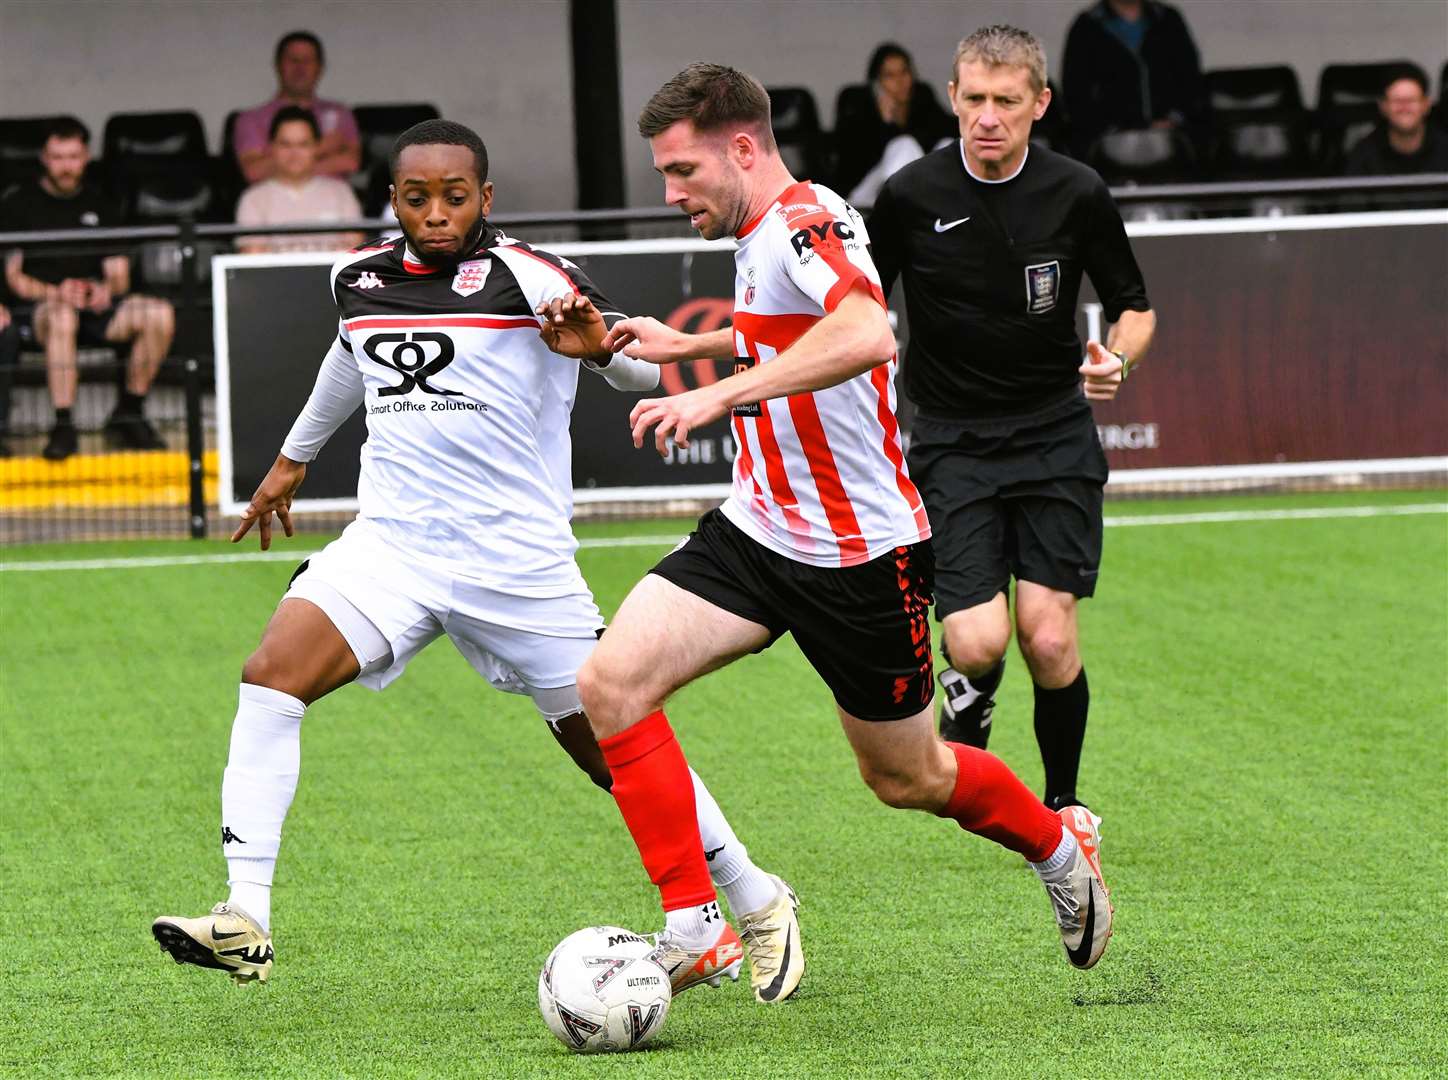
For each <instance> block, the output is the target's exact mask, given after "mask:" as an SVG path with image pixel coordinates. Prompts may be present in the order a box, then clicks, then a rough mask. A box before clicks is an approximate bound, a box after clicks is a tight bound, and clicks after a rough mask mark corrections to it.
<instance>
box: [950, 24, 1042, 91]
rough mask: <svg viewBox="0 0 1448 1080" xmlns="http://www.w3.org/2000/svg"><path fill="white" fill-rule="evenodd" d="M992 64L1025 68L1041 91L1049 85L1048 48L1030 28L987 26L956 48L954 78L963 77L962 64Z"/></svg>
mask: <svg viewBox="0 0 1448 1080" xmlns="http://www.w3.org/2000/svg"><path fill="white" fill-rule="evenodd" d="M962 60H964V61H966V62H968V63H982V64H988V65H989V66H991V67H996V66H999V65H1004V66H1006V67H1023V68H1025V69H1026V74H1027V76H1029V77H1030V80H1031V89H1032V90H1033V91H1035V92H1036V93H1037V94H1039V93H1040V92H1041V91H1042V90H1044V89H1045V88H1046V50H1045V47H1044V46H1043V45H1042V44H1041V39H1040V38H1038V37H1036V35H1035V34H1032V33H1030V32H1028V31H1026V30H1021V29H1018V28H1017V27H1014V26H1005V25H1003V24H1000V25H996V26H983V27H981V28H980V29H979V30H977V31H976V32H975V33H973V34H971V35H970V37H968V38H966V39H965V40H963V41H962V42H961V43H960V44H959V45H957V46H956V47H955V63H953V64H952V65H951V67H950V78H951V81H952V82H954V81H957V80H958V79H959V78H960V63H961V61H962Z"/></svg>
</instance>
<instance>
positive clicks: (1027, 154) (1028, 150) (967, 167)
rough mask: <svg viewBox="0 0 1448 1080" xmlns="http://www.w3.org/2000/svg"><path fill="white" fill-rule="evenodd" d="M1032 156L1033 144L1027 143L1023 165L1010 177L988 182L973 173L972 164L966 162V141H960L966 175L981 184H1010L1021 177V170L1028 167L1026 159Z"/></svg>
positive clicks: (1022, 158) (961, 160)
mask: <svg viewBox="0 0 1448 1080" xmlns="http://www.w3.org/2000/svg"><path fill="white" fill-rule="evenodd" d="M1030 156H1031V144H1030V143H1029V142H1028V143H1026V152H1025V153H1024V154H1022V155H1021V163H1020V164H1019V165H1017V166H1016V171H1015V172H1013V173H1011V174H1010V176H1002V177H1001V178H1000V179H999V180H987V179H986V178H985V177H983V176H976V175H975V173H973V172H971V171H970V162H968V161H966V160H965V140H964V139H961V140H960V163H961V164H962V165H964V166H965V174H966V175H967V176H969V177H970V178H971V179H972V180H978V181H980V183H982V184H1005V183H1009V182H1010V181H1012V180H1014V179H1015V178H1016V177H1018V176H1020V175H1021V170H1022V169H1024V168H1025V167H1026V159H1027V158H1028V157H1030Z"/></svg>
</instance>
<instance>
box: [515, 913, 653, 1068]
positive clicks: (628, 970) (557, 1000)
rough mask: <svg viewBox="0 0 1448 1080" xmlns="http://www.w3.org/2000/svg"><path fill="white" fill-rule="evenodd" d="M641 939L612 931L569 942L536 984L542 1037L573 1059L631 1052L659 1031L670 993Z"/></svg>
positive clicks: (579, 935)
mask: <svg viewBox="0 0 1448 1080" xmlns="http://www.w3.org/2000/svg"><path fill="white" fill-rule="evenodd" d="M654 949H655V946H654V944H653V942H651V941H649V940H648V939H647V938H644V937H642V936H640V935H639V934H635V933H634V932H633V931H632V930H625V929H623V928H622V927H619V926H590V927H587V928H586V929H583V930H579V931H577V932H576V933H572V934H569V935H568V936H567V937H566V938H564V939H563V940H562V941H560V942H559V943H558V945H557V947H556V948H554V950H553V952H552V953H550V954H549V956H548V960H547V962H545V963H544V965H543V971H542V972H541V973H540V974H539V976H538V1009H539V1011H540V1012H542V1014H543V1019H544V1021H546V1022H547V1024H548V1030H550V1031H552V1032H553V1034H554V1035H556V1036H558V1039H559V1041H560V1042H562V1043H563V1045H564V1046H566V1047H568V1049H570V1050H572V1051H574V1052H575V1053H579V1054H606V1053H616V1052H619V1051H622V1050H636V1049H638V1048H639V1047H640V1046H643V1045H645V1044H646V1043H648V1042H649V1041H650V1040H652V1039H653V1038H654V1037H655V1036H657V1035H658V1033H659V1032H660V1031H662V1030H663V1029H664V1019H665V1017H667V1016H668V1015H669V1001H670V1000H671V999H672V997H673V991H672V989H671V988H670V985H669V975H668V972H666V971H665V970H664V969H663V968H662V967H660V966H659V964H658V962H657V961H656V960H655V959H654Z"/></svg>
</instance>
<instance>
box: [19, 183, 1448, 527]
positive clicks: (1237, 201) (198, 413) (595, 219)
mask: <svg viewBox="0 0 1448 1080" xmlns="http://www.w3.org/2000/svg"><path fill="white" fill-rule="evenodd" d="M1112 195H1113V196H1114V197H1115V198H1116V199H1117V201H1118V202H1119V203H1121V204H1122V206H1123V208H1124V211H1126V212H1127V213H1128V214H1129V212H1130V208H1131V207H1134V206H1143V205H1157V204H1172V203H1184V204H1188V203H1189V204H1191V205H1192V207H1193V208H1194V209H1196V210H1198V211H1199V212H1204V213H1205V214H1206V215H1207V216H1221V215H1220V214H1219V211H1220V209H1221V208H1223V207H1228V208H1230V207H1232V206H1240V207H1242V208H1244V209H1246V208H1249V207H1250V206H1251V205H1252V204H1253V203H1254V202H1258V201H1260V200H1272V199H1284V200H1286V199H1299V200H1305V208H1306V209H1308V210H1322V209H1327V210H1331V209H1341V208H1343V207H1344V205H1353V204H1351V203H1347V204H1345V203H1344V201H1343V200H1352V199H1358V200H1363V199H1371V198H1380V199H1381V198H1389V199H1403V198H1406V199H1409V200H1416V201H1417V204H1418V205H1424V204H1425V203H1426V204H1428V205H1438V206H1448V174H1429V175H1420V176H1407V177H1381V178H1352V179H1344V178H1338V179H1303V180H1278V181H1267V182H1243V183H1218V184H1195V183H1194V184H1170V185H1155V186H1143V187H1118V188H1113V189H1112ZM1399 205H1401V204H1399ZM1353 208H1362V203H1361V202H1359V203H1358V204H1356V205H1355V206H1353ZM1227 216H1231V215H1227ZM1236 216H1250V215H1249V214H1242V215H1236ZM492 221H493V222H494V223H495V224H497V225H499V226H501V227H503V228H506V229H509V230H517V231H520V232H524V233H526V232H528V231H530V230H548V229H568V230H576V233H575V235H577V236H580V237H582V238H588V239H592V238H604V237H620V236H628V235H629V233H630V231H631V230H635V229H637V228H638V227H640V226H643V227H646V228H649V229H654V230H656V229H659V228H661V227H670V228H671V230H672V229H676V230H677V232H678V234H679V235H692V233H691V232H690V230H689V229H688V225H687V219H686V218H685V217H684V215H682V214H681V213H679V212H678V211H677V210H674V209H672V208H669V207H662V206H661V207H647V208H622V209H614V210H569V211H554V212H542V213H518V214H500V215H497V216H496V217H494V218H493V219H492ZM396 228H397V225H396V222H394V221H390V220H385V219H358V220H354V221H343V222H336V221H329V222H325V223H307V224H297V225H265V226H243V225H232V224H213V223H200V222H196V221H193V220H189V219H187V220H181V221H178V222H175V223H171V224H162V225H141V226H127V227H117V228H94V229H81V230H66V231H44V230H37V231H32V232H0V252H3V251H8V250H11V249H15V248H23V249H31V248H39V249H45V250H49V251H57V250H62V249H66V248H69V249H71V250H77V249H78V250H84V251H87V252H97V251H110V252H115V251H119V250H126V249H134V248H136V247H138V246H139V247H142V248H145V247H150V246H152V245H165V246H167V247H170V248H172V249H174V250H173V254H174V257H175V263H176V265H175V269H176V273H175V274H174V276H172V277H170V278H169V279H168V280H167V282H166V283H165V284H166V285H167V286H169V287H168V288H166V289H164V290H162V291H165V292H166V293H167V295H168V298H169V299H170V300H172V302H174V304H175V306H176V309H177V310H176V313H177V320H178V323H180V322H182V321H189V322H190V323H191V324H192V326H193V328H196V327H200V326H203V325H204V326H205V327H208V328H209V325H210V319H209V318H208V317H207V314H206V311H205V308H206V307H207V306H208V305H209V304H210V292H209V289H207V288H204V276H205V275H207V274H209V272H210V266H209V262H206V261H205V260H206V259H207V258H209V255H210V254H211V253H212V252H213V251H217V250H218V249H221V248H222V245H228V246H229V243H230V242H231V241H234V240H235V239H237V238H239V237H245V236H256V235H266V236H287V235H302V234H307V233H317V232H326V233H337V232H354V231H355V232H363V233H366V234H368V235H377V234H378V233H380V232H389V231H395V230H396ZM560 238H562V237H560ZM151 284H152V283H151V282H147V285H146V287H147V290H148V291H154V290H152V289H151ZM208 339H209V335H207V337H206V338H204V339H198V343H197V347H196V348H195V349H194V350H174V349H173V357H172V359H171V361H170V362H169V363H168V365H167V366H168V370H169V371H170V372H171V376H170V377H171V378H172V379H173V380H174V379H176V378H177V376H178V375H179V381H180V383H181V388H182V391H183V393H184V401H185V425H184V426H185V440H186V456H187V467H188V476H187V484H186V488H187V491H188V501H189V507H188V512H187V519H188V522H189V529H188V531H189V533H190V535H191V536H193V537H203V536H205V534H206V528H207V498H206V485H205V480H206V476H205V454H206V445H205V440H206V432H205V430H204V424H203V404H204V397H205V393H206V390H207V388H208V386H209V385H210V383H211V381H212V378H213V376H212V353H211V350H210V349H209V348H207V347H205V344H204V340H208Z"/></svg>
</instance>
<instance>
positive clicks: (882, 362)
mask: <svg viewBox="0 0 1448 1080" xmlns="http://www.w3.org/2000/svg"><path fill="white" fill-rule="evenodd" d="M639 131H640V133H641V134H642V135H643V136H644V137H645V138H647V139H648V140H649V143H650V146H651V149H652V152H653V161H654V167H655V169H657V170H658V171H659V172H660V173H661V174H662V175H663V177H664V185H665V201H666V202H668V203H669V204H670V205H672V206H677V207H679V208H680V209H681V210H682V211H683V212H684V213H686V214H688V215H689V220H690V223H691V224H692V225H693V226H694V228H695V229H697V230H698V232H699V233H700V234H701V235H702V236H704V237H705V238H707V239H720V238H723V237H727V236H733V237H735V239H736V241H737V244H738V251H737V254H736V257H735V258H736V279H735V311H734V324H733V326H732V327H731V328H727V329H724V330H719V331H716V332H714V333H709V334H697V335H691V334H684V333H681V332H679V331H676V330H673V329H672V328H670V327H668V326H665V325H663V324H662V323H660V322H658V321H657V320H654V319H649V318H633V319H626V320H623V321H621V322H619V323H616V324H615V325H614V326H613V328H612V329H611V331H610V333H609V335H608V337H607V338H606V339H605V341H604V344H605V346H607V347H609V348H612V349H614V350H615V351H620V350H621V351H623V352H624V353H625V354H626V355H629V356H632V357H635V358H642V359H647V360H652V361H654V362H656V363H670V362H677V361H680V360H687V359H695V358H702V357H713V358H717V359H725V358H732V359H733V361H734V374H733V375H731V376H730V377H728V378H725V379H721V380H719V381H718V382H715V383H712V384H709V385H706V386H702V387H700V388H699V389H696V390H692V391H689V392H687V393H683V394H678V395H674V396H672V397H664V398H652V399H646V400H644V401H641V402H639V404H638V405H637V406H636V407H635V408H634V410H633V414H632V417H631V419H632V422H633V439H634V444H635V445H636V446H641V445H642V443H643V440H644V438H646V437H647V435H648V433H649V431H650V430H651V429H652V431H653V435H654V444H655V446H656V448H657V449H658V450H659V452H660V453H664V452H665V451H666V450H667V446H668V441H669V440H670V439H672V441H673V443H674V444H675V445H679V446H687V443H688V438H689V435H690V432H691V431H693V430H695V429H697V428H699V427H701V426H702V425H705V424H709V423H712V422H714V421H716V420H719V419H722V418H724V417H725V416H730V417H731V423H732V427H733V434H734V438H735V440H736V442H737V444H738V447H739V452H738V456H737V458H736V460H735V467H734V480H733V490H732V493H731V495H730V497H729V499H728V500H727V501H726V502H725V503H724V505H723V506H722V507H720V508H719V509H717V510H714V511H711V512H709V513H707V514H705V515H704V517H703V518H702V519H700V521H699V524H698V526H697V528H696V530H695V532H694V533H692V534H691V536H690V538H689V540H688V541H687V542H686V543H685V544H683V545H681V546H680V547H679V548H678V549H677V550H675V551H674V552H673V553H671V554H670V555H668V556H667V557H665V558H664V559H663V560H662V561H661V562H660V563H659V564H658V565H657V566H655V567H654V569H653V570H652V572H650V573H649V574H648V575H647V576H646V577H645V578H644V579H643V580H642V581H641V582H639V584H638V585H637V586H635V588H634V589H633V591H632V592H631V593H630V594H629V596H628V598H627V599H626V600H625V601H624V603H623V606H622V607H621V608H620V610H619V612H618V615H617V617H616V619H615V620H614V622H613V623H612V625H611V626H610V628H609V632H608V634H607V635H605V636H604V638H603V639H602V641H601V642H600V643H599V646H598V648H597V649H596V650H595V651H594V652H593V654H592V656H591V657H590V658H589V659H588V661H587V662H586V663H585V664H584V666H583V668H582V670H580V672H579V674H578V689H579V693H580V696H581V698H582V700H583V704H584V706H585V709H586V712H587V714H588V717H589V719H590V721H591V722H592V724H593V728H594V731H595V733H596V734H597V736H598V739H599V744H600V746H601V747H602V749H603V753H604V756H605V758H606V760H607V762H608V766H609V769H610V770H611V772H612V775H613V781H614V782H613V789H612V791H613V795H614V798H615V799H616V801H617V802H618V806H619V809H620V811H621V812H622V814H623V817H624V820H625V822H626V823H627V825H628V828H629V831H630V833H632V835H633V838H634V841H635V843H636V844H637V846H638V849H639V853H640V855H641V856H642V859H643V863H644V867H645V869H646V870H647V871H648V873H649V876H650V877H651V878H652V880H653V881H654V883H655V884H656V885H657V886H658V887H659V891H660V894H661V898H662V901H663V908H664V912H665V929H664V932H663V933H662V934H661V935H660V942H661V944H662V945H663V946H664V962H665V964H666V966H668V967H670V968H679V967H684V968H686V969H687V968H693V969H695V974H696V975H704V974H707V973H709V972H712V971H715V970H722V969H724V968H725V967H727V966H728V964H729V963H731V962H732V960H733V958H735V957H737V956H738V952H739V944H738V938H737V937H736V935H735V933H734V931H733V930H732V929H731V928H730V927H729V926H728V925H727V923H725V922H724V920H723V919H722V917H721V916H720V914H719V910H718V906H717V904H716V901H715V893H714V887H713V884H712V883H711V882H710V880H709V872H708V867H707V865H706V863H705V859H704V853H703V850H702V845H701V843H700V839H699V834H698V831H697V829H696V828H695V827H694V824H693V822H694V812H693V798H694V794H693V787H692V785H691V783H690V779H689V769H688V763H687V762H686V761H685V758H684V754H683V751H682V749H681V748H680V746H679V743H678V741H677V740H676V739H675V737H674V733H673V731H672V729H671V728H670V726H669V721H668V719H667V718H666V717H665V714H664V711H663V710H664V704H665V702H666V701H667V699H668V698H669V696H670V695H671V694H672V693H673V692H674V691H676V690H677V689H679V688H680V687H682V686H684V685H685V684H687V683H689V682H691V681H693V680H694V679H696V678H698V677H700V676H702V675H704V674H706V673H708V672H710V671H714V670H716V669H718V668H720V667H722V666H724V665H725V664H728V663H730V662H732V661H734V660H736V659H738V658H740V657H742V656H744V655H745V654H747V653H751V652H758V651H760V650H762V649H764V648H767V647H768V646H769V645H770V644H772V643H773V642H774V641H775V640H776V639H777V638H779V637H780V636H781V635H783V634H785V633H791V634H793V635H794V638H795V641H796V643H797V644H798V645H799V647H800V649H801V651H802V652H803V653H804V655H805V657H806V659H807V660H808V661H809V662H810V664H811V666H813V667H814V669H815V671H816V672H818V673H819V675H820V676H821V678H822V679H823V680H824V682H825V683H826V685H828V687H829V688H830V690H831V692H832V693H833V694H834V697H835V702H836V706H837V708H838V711H839V715H840V721H841V723H842V724H843V726H844V730H845V735H846V737H847V738H848V739H849V741H850V744H851V746H852V747H853V748H854V751H855V756H856V759H857V761H858V763H859V768H860V773H861V775H862V776H863V778H864V780H865V782H866V783H867V784H869V786H870V787H871V789H872V790H873V791H874V792H875V793H876V795H878V796H879V798H880V799H881V800H882V801H884V802H885V803H887V804H888V805H890V806H895V807H900V808H905V809H918V810H926V811H929V812H930V813H933V814H935V815H937V816H940V817H945V818H950V819H951V820H953V821H956V822H957V823H959V825H960V826H961V827H962V828H964V829H966V830H968V831H970V832H974V833H978V834H980V835H982V836H985V837H988V838H989V839H991V840H994V841H996V842H997V843H999V844H1002V845H1003V846H1005V847H1007V848H1010V849H1011V850H1013V851H1017V852H1020V853H1021V854H1022V855H1024V856H1025V857H1026V859H1028V860H1029V861H1030V864H1031V865H1032V867H1033V868H1034V869H1035V870H1036V872H1037V873H1038V874H1039V875H1040V878H1041V880H1042V882H1043V883H1044V884H1045V886H1046V891H1047V893H1048V894H1049V896H1050V899H1051V902H1052V906H1053V908H1054V910H1055V915H1056V920H1057V923H1058V925H1059V928H1060V931H1061V937H1062V941H1063V943H1064V945H1065V949H1066V953H1067V956H1068V958H1069V959H1070V961H1071V963H1073V964H1074V965H1076V966H1077V967H1083V968H1085V967H1090V966H1091V965H1093V964H1095V963H1096V961H1097V960H1098V959H1100V957H1101V954H1102V952H1103V951H1104V950H1105V948H1106V943H1107V939H1108V938H1109V937H1110V934H1111V914H1112V911H1111V905H1110V901H1109V899H1108V896H1107V892H1106V887H1105V883H1104V881H1103V879H1102V876H1101V867H1100V861H1099V858H1098V854H1097V845H1098V836H1097V832H1096V827H1095V824H1094V822H1093V821H1092V820H1091V818H1090V816H1089V815H1079V816H1077V815H1074V814H1071V813H1069V811H1066V812H1062V813H1061V814H1059V815H1058V814H1056V813H1053V812H1052V811H1051V810H1049V809H1047V807H1046V806H1045V804H1043V803H1042V802H1041V800H1040V799H1038V798H1037V797H1036V796H1035V795H1033V794H1032V793H1031V791H1030V790H1029V789H1028V788H1027V787H1026V786H1025V784H1023V783H1022V782H1021V781H1020V780H1019V779H1018V778H1017V777H1016V776H1015V774H1014V773H1012V772H1011V770H1010V769H1009V768H1007V767H1006V765H1005V764H1004V763H1002V762H1001V761H1000V759H999V758H997V757H995V756H994V755H992V754H990V753H988V752H986V751H984V750H978V749H975V748H974V747H969V746H963V745H960V744H957V743H947V742H942V741H941V739H940V738H939V737H938V736H937V735H936V733H935V729H934V725H933V723H932V717H931V708H930V703H931V699H932V697H933V691H934V687H933V679H932V669H933V660H932V657H931V650H930V624H929V616H928V607H929V603H930V594H931V590H932V583H933V576H934V566H933V561H932V557H931V550H930V539H929V537H930V526H929V523H928V521H927V519H926V515H925V511H924V508H923V506H922V504H921V499H920V495H919V493H918V492H917V491H916V490H915V486H914V485H913V484H912V483H911V481H910V478H909V474H908V472H907V470H906V467H905V462H904V455H903V453H902V448H901V441H900V432H899V427H898V425H897V423H896V419H895V409H894V405H895V396H894V384H893V376H894V373H895V366H896V362H895V359H894V351H895V343H894V336H893V333H892V331H891V329H890V326H889V323H888V320H887V317H886V307H885V298H884V296H883V295H882V293H881V291H880V279H879V276H878V274H877V273H876V271H875V267H874V265H873V263H872V262H871V259H870V254H869V237H868V236H867V234H866V231H865V227H864V223H863V221H862V220H861V218H860V215H859V214H858V213H856V212H855V210H854V209H853V208H852V207H850V206H848V205H847V204H846V203H845V202H844V200H842V199H841V198H840V197H839V196H838V195H836V194H835V193H834V192H832V191H829V190H828V189H826V188H824V187H821V186H820V185H818V184H812V183H809V182H799V181H796V180H795V179H794V177H792V176H791V175H790V173H789V170H788V169H787V168H786V166H785V165H784V163H783V161H782V160H781V159H780V157H779V152H778V149H777V147H776V145H775V142H774V138H773V135H772V132H771V128H770V114H769V98H768V96H767V94H766V92H765V90H764V88H763V87H762V86H761V85H760V84H759V82H758V81H757V80H755V79H754V78H752V77H750V76H749V75H747V74H744V73H743V72H740V71H737V70H735V69H733V68H728V67H721V66H718V65H713V64H694V65H691V66H690V67H688V68H686V69H685V70H684V71H682V72H680V73H679V74H678V75H676V76H675V77H674V78H673V79H671V80H669V81H668V82H667V83H666V84H665V85H664V86H663V87H662V88H661V89H660V90H659V91H658V92H657V93H656V94H655V95H654V96H653V97H652V98H651V99H650V100H649V102H648V104H647V105H646V106H645V107H644V110H643V112H642V114H641V116H640V119H639ZM782 948H783V950H784V955H783V956H782V957H780V958H779V959H778V970H779V973H780V975H779V981H780V983H781V988H783V987H784V986H787V985H788V984H790V983H792V982H797V980H798V978H799V976H800V975H801V974H802V971H801V969H802V966H803V959H802V957H800V956H798V943H797V942H796V943H791V942H790V941H788V940H786V941H785V942H784V944H783V946H782ZM792 988H793V987H792V986H791V987H790V989H792ZM767 994H768V988H766V994H765V996H766V997H767Z"/></svg>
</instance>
